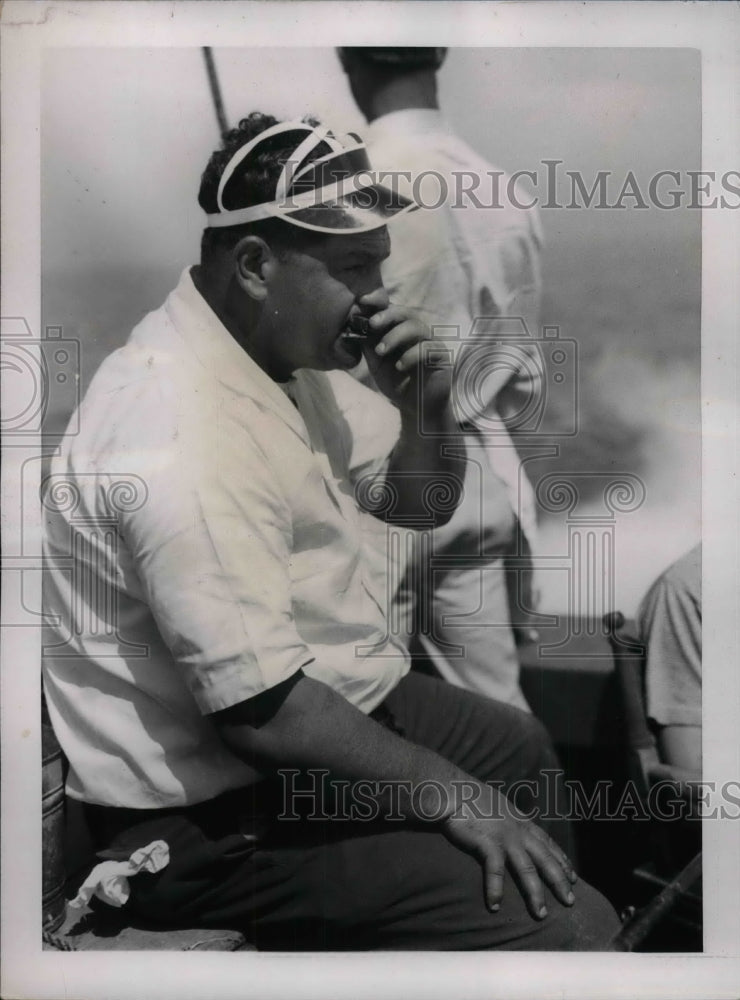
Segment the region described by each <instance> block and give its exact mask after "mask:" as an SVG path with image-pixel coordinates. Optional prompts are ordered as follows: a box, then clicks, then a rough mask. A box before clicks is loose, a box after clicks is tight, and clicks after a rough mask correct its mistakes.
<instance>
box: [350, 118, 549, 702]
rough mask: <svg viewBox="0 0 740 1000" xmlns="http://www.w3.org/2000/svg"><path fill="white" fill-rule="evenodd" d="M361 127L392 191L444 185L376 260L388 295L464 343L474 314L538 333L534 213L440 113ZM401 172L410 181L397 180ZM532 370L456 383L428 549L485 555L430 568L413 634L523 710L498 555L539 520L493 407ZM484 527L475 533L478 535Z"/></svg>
mask: <svg viewBox="0 0 740 1000" xmlns="http://www.w3.org/2000/svg"><path fill="white" fill-rule="evenodd" d="M365 134H366V141H367V144H368V148H369V150H370V155H371V159H372V162H373V165H374V167H375V169H376V170H377V171H384V170H393V171H397V172H399V173H398V174H397V183H398V188H399V190H400V192H401V193H408V190H409V187H408V185H413V184H414V183H416V184H417V189H416V191H415V194H416V195H417V198H418V200H420V201H421V202H422V203H423V204H425V205H432V204H435V203H436V202H438V201H440V200H442V197H443V195H444V193H445V191H446V193H447V198H446V200H445V203H444V204H443V205H441V206H440V207H437V208H431V207H430V208H427V209H425V210H422V211H419V212H416V213H412V214H410V215H407V216H406V217H405V218H400V219H398V220H397V222H396V224H395V225H394V230H393V253H392V255H391V257H390V258H389V260H388V261H387V262H386V263H385V264H384V266H383V279H384V283H385V284H386V287H387V288H388V291H389V294H390V297H391V300H392V301H394V302H398V303H401V304H403V305H407V306H411V307H413V308H415V309H418V310H420V312H421V314H422V317H423V319H424V320H425V322H426V323H428V324H429V325H430V326H432V327H435V326H450V327H453V328H456V329H458V330H459V342H460V343H461V344H464V343H465V341H466V339H467V338H468V336H469V334H470V331H471V328H472V327H473V321H474V320H475V319H477V318H479V317H486V318H491V317H521V318H522V319H523V320H524V322H525V324H526V327H527V329H528V330H529V333H530V334H531V335H532V336H533V337H534V336H536V333H537V321H538V316H537V310H538V303H539V294H540V269H539V249H540V244H541V235H540V229H539V223H538V219H537V215H536V213H535V212H534V211H532V210H523V209H520V208H518V207H517V206H516V205H515V204H512V203H511V202H510V201H507V198H506V190H507V178H506V177H505V175H502V172H501V171H497V170H496V169H495V168H494V167H492V166H491V164H489V163H487V162H486V161H485V160H484V159H483V158H482V157H480V156H479V155H478V154H477V153H475V151H474V150H472V149H471V148H470V147H469V146H468V145H467V144H466V143H464V142H463V141H462V140H461V139H460V138H459V137H458V136H456V135H455V133H454V132H453V131H452V129H451V128H450V126H449V125H448V124H447V122H446V121H445V119H444V117H443V116H442V114H441V113H440V112H439V111H437V110H428V109H404V110H401V111H394V112H392V113H390V114H387V115H384V116H382V117H380V118H377V119H376V120H375V121H373V122H372V123H371V124H370V126H369V127H368V128H367V130H366V133H365ZM402 171H406V172H408V174H410V179H407V178H403V177H401V176H400V172H402ZM489 172H493V173H494V175H498V176H497V179H496V177H494V179H492V178H491V175H490V173H489ZM422 176H424V180H423V181H419V180H418V179H419V178H420V177H422ZM461 176H464V177H465V178H466V179H464V180H463V181H462V182H461V180H460V178H461ZM476 177H479V178H480V179H481V183H480V185H479V186H478V188H477V190H476V191H473V193H472V195H471V194H467V195H466V194H464V193H463V189H464V188H467V189H468V190H470V189H471V187H472V184H473V183H474V179H475V178H476ZM437 178H441V181H442V183H440V180H438V179H437ZM386 183H387V181H386ZM497 191H498V196H497V195H496V192H497ZM474 198H477V199H479V201H480V202H482V203H483V204H484V205H485V204H491V203H495V202H496V201H498V202H499V205H500V207H493V208H480V207H477V206H476V202H475V201H474V200H473V199H474ZM494 199H495V200H494ZM455 203H457V207H451V206H452V205H453V204H455ZM522 203H523V204H526V201H522ZM463 206H464V207H463ZM509 353H510V352H509ZM530 372H531V368H530V370H529V372H528V370H527V368H526V366H522V369H521V371H520V372H519V374H518V375H517V376H515V377H514V378H513V379H512V380H511V381H510V382H509V384H508V385H507V386H506V388H505V389H504V390H503V392H502V393H501V394H499V391H498V390H499V389H500V388H501V383H500V382H499V383H497V384H494V380H492V379H491V380H483V381H481V382H480V383H478V384H477V386H476V389H477V390H479V392H477V393H476V395H475V397H473V396H472V395H471V394H470V393H469V392H466V386H464V385H460V384H458V385H456V386H455V391H456V393H457V396H458V403H459V412H460V413H461V416H462V417H463V418H464V419H465V421H466V422H470V423H473V424H474V425H475V426H476V428H477V430H478V433H477V434H475V435H474V436H473V435H471V436H470V437H469V439H468V459H469V461H468V465H469V472H468V480H467V482H466V496H465V499H464V501H463V503H462V504H461V506H460V508H459V509H458V511H456V513H455V515H454V516H453V518H452V519H451V520H450V522H449V523H448V524H447V525H445V526H444V527H443V528H441V529H438V530H437V531H436V532H435V533H434V540H435V541H434V544H435V551H436V552H438V553H440V554H449V555H451V556H461V557H462V556H465V555H470V554H473V555H480V556H481V560H482V561H481V564H480V566H479V567H478V568H454V567H451V568H449V569H448V570H447V571H446V572H445V573H435V576H434V579H433V581H432V582H431V586H432V590H433V600H434V604H433V609H432V619H433V621H434V627H433V634H426V635H422V636H421V643H422V646H423V648H424V650H425V652H426V653H427V654H428V655H429V656H430V657H431V658H432V659H433V661H434V663H435V665H436V666H437V668H438V669H439V671H440V672H441V673H442V675H443V676H444V677H446V679H447V680H449V681H451V682H452V683H455V684H458V685H460V686H465V687H469V688H472V689H474V690H477V691H480V692H481V693H483V694H487V695H489V696H491V697H494V698H497V699H499V700H502V701H506V702H509V703H511V704H515V705H518V706H519V707H522V708H526V707H527V706H526V702H525V700H524V697H523V695H522V693H521V690H520V688H519V665H518V658H517V653H516V648H515V643H514V638H513V634H512V631H511V627H510V621H511V613H510V609H509V599H508V595H507V580H506V577H505V573H504V567H503V563H502V556H503V554H504V553H505V552H507V551H508V552H509V553H510V554H511V553H512V547H514V548H515V541H514V538H515V534H516V527H517V522H518V524H519V525H520V526H521V529H522V532H523V534H524V538H525V543H526V545H527V546H528V547H529V549H531V548H532V547H533V546H534V535H535V530H536V518H535V506H534V497H533V494H532V489H531V486H530V484H529V481H528V480H527V477H526V475H525V474H524V470H523V468H522V465H521V462H520V459H519V456H518V454H517V452H516V449H515V448H514V446H513V444H512V442H511V438H510V437H509V434H508V432H507V430H506V426H505V423H504V421H503V419H502V413H503V411H504V409H505V407H506V406H507V404H508V405H509V406H513V409H514V412H516V409H517V394H523V396H522V398H523V399H525V400H526V399H527V398H530V394H531V393H532V392H534V391H536V390H537V386H536V385H535V384H534V383H533V380H532V377H531V374H530ZM487 386H490V391H489V393H488V395H487V394H486V391H487ZM507 397H508V399H507ZM520 405H521V403H520ZM481 526H482V528H483V538H482V539H480V538H479V539H478V541H476V537H477V536H480V534H481V531H480V529H481ZM471 546H472V548H471ZM514 554H515V553H514ZM422 572H424V571H422ZM508 582H510V581H508ZM455 647H457V650H458V651H457V653H456V652H455ZM461 647H462V648H464V656H460V655H459V650H460V648H461Z"/></svg>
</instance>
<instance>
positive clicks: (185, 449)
mask: <svg viewBox="0 0 740 1000" xmlns="http://www.w3.org/2000/svg"><path fill="white" fill-rule="evenodd" d="M368 166H369V165H368V163H367V160H366V156H365V153H364V147H363V146H362V143H361V142H360V141H359V140H357V138H356V137H345V138H343V139H342V138H339V137H336V136H334V135H332V134H331V133H330V132H329V131H328V130H327V129H324V128H316V127H314V126H313V125H312V124H304V123H300V122H289V123H283V124H279V123H277V122H276V121H275V120H274V119H272V118H269V117H266V116H263V115H259V114H253V115H251V116H250V117H249V118H247V119H245V120H244V121H243V122H242V123H241V124H240V126H239V127H238V128H237V129H235V130H234V131H232V132H231V133H230V134H229V135H228V136H227V139H226V141H225V145H224V148H223V149H221V150H219V151H217V152H216V153H214V154H213V156H212V157H211V160H210V162H209V164H208V166H207V168H206V171H205V173H204V175H203V180H202V184H201V191H200V197H199V201H200V204H201V206H202V207H203V208H204V209H205V211H206V213H207V214H208V226H207V228H206V230H205V232H204V235H203V241H202V254H201V263H200V266H198V267H194V268H192V269H190V270H186V271H185V272H184V274H183V275H182V278H181V280H180V283H179V285H178V286H177V288H176V289H175V290H174V291H173V292H172V294H171V295H170V296H169V298H168V299H167V301H166V302H165V303H164V305H163V306H162V307H161V308H160V309H158V310H157V311H155V312H153V313H151V314H150V315H148V316H147V317H146V318H145V319H144V320H143V321H142V323H141V324H140V325H139V326H138V327H137V328H136V329H135V330H134V331H133V333H132V335H131V338H130V340H129V342H128V343H127V345H126V346H125V347H124V348H123V349H122V350H119V351H117V352H116V353H115V354H113V355H112V356H111V357H110V358H109V359H108V360H107V361H106V362H105V363H104V364H103V365H102V367H101V369H100V371H99V372H98V373H97V375H96V376H95V379H94V380H93V383H92V384H91V386H90V389H89V391H88V393H87V396H86V398H85V400H84V402H83V404H82V407H81V410H80V415H79V416H80V433H79V434H78V435H77V436H76V437H70V438H69V439H67V441H66V443H65V445H64V447H63V449H62V453H61V455H60V457H59V458H57V459H56V460H55V462H54V466H53V472H52V476H51V478H50V480H49V483H48V486H47V493H46V496H45V501H44V502H45V507H46V511H47V514H46V517H47V524H46V539H47V540H46V545H47V559H48V565H47V568H48V573H47V577H48V579H47V612H48V614H49V615H50V620H54V621H55V622H56V625H55V629H54V630H55V632H56V636H55V638H54V639H53V640H52V641H51V642H50V644H49V645H48V646H47V647H46V649H45V660H44V680H45V690H46V695H47V699H48V702H49V711H50V714H51V716H52V719H53V723H54V726H55V729H56V731H57V734H58V737H59V740H60V742H61V744H62V747H63V749H64V751H65V753H66V755H67V757H68V759H69V764H70V769H69V778H68V794H69V795H71V796H73V797H74V798H76V799H78V800H82V801H83V802H84V803H85V804H86V805H85V808H86V813H87V816H88V819H89V821H90V826H91V829H92V830H93V833H94V836H95V838H96V840H97V847H98V851H99V856H100V857H102V858H111V859H121V858H128V857H129V856H130V855H131V853H132V852H133V851H134V850H136V849H137V848H141V847H146V846H147V845H149V844H151V843H152V842H154V841H164V842H165V844H166V845H167V852H168V858H169V860H168V863H167V864H166V866H165V867H163V868H162V870H160V871H158V872H157V873H141V874H139V875H136V876H135V877H133V878H132V879H131V885H130V889H131V895H130V897H129V899H128V902H127V903H126V906H127V907H128V908H129V910H130V912H132V913H133V914H135V915H137V916H138V917H144V918H145V919H147V920H148V921H154V922H156V923H158V924H160V925H169V926H177V925H179V926H182V925H186V926H187V925H189V926H216V927H217V926H227V927H239V928H242V929H244V930H245V932H246V933H247V934H248V936H249V937H250V938H251V940H252V941H254V942H255V943H256V944H257V945H258V946H259V947H262V948H283V949H286V948H287V949H304V948H314V949H339V948H428V949H431V948H439V949H453V948H454V949H471V948H512V949H515V948H518V949H586V948H592V949H593V948H600V947H604V946H605V944H606V942H607V941H608V939H609V938H610V936H611V935H612V933H613V932H614V931H615V929H616V926H617V920H616V916H615V914H614V912H613V910H612V908H611V907H610V906H609V904H608V903H607V902H606V901H605V900H604V899H603V898H602V897H601V896H599V895H598V893H596V892H595V891H594V890H592V889H591V888H590V887H589V886H587V885H584V884H582V883H581V884H578V885H574V883H575V875H574V873H573V872H572V869H571V866H570V863H569V861H568V859H567V857H566V856H565V854H564V852H563V851H562V850H561V848H560V847H559V846H558V845H557V844H556V843H555V842H554V841H553V840H552V839H551V838H550V836H548V834H547V833H546V832H545V829H544V828H543V826H546V820H547V816H545V817H544V818H543V823H542V825H537V824H535V823H534V822H532V821H530V820H529V819H527V818H526V817H525V816H524V815H523V813H524V811H525V810H526V811H529V812H531V813H532V814H534V812H533V810H535V809H536V808H538V807H540V808H542V807H543V805H542V794H541V793H542V790H543V787H544V786H543V784H542V782H541V778H542V772H543V770H545V769H547V768H552V767H553V766H555V764H556V762H555V759H554V756H553V754H552V750H551V748H550V746H549V743H548V741H547V738H546V736H545V734H544V733H543V730H542V728H541V726H540V725H539V724H538V723H537V722H536V721H535V720H533V719H532V718H530V717H528V716H527V715H525V714H524V713H521V712H519V711H518V710H516V709H513V708H511V707H509V706H504V705H499V704H497V703H495V702H492V701H488V700H485V699H482V698H480V697H478V696H476V695H473V694H471V693H469V692H465V691H461V690H458V689H454V688H452V687H449V686H447V685H445V684H444V683H442V682H438V681H435V680H432V679H430V678H424V677H417V676H411V675H409V673H408V666H409V662H408V654H407V651H406V649H405V648H404V647H403V646H402V645H401V644H400V643H399V642H398V641H396V640H394V639H393V637H392V636H391V635H390V633H389V630H388V629H387V621H386V615H385V610H384V609H385V606H386V603H385V595H384V591H385V584H384V581H383V580H382V579H379V578H377V576H376V575H374V572H373V569H372V563H371V562H366V560H365V559H364V557H363V532H362V518H363V517H367V516H371V515H370V514H367V513H365V512H363V511H362V510H361V503H360V501H363V502H365V503H370V501H371V500H373V499H374V500H375V501H377V497H378V487H381V494H382V495H383V496H386V497H390V501H389V503H388V504H386V507H387V508H388V510H387V511H386V512H385V514H384V516H386V517H400V518H404V517H405V518H407V519H408V518H411V519H412V520H413V519H415V518H416V519H418V518H420V517H426V516H427V511H426V505H425V502H424V497H425V496H426V495H428V492H427V491H428V487H429V486H430V483H431V484H433V483H435V482H439V481H440V479H441V480H442V481H445V482H448V483H453V484H454V482H455V481H456V480H457V479H459V477H460V473H461V470H460V468H459V467H458V464H457V462H458V460H456V459H449V458H445V457H443V456H442V455H441V453H440V449H439V439H437V438H435V436H434V435H427V436H425V437H423V438H421V437H419V435H418V434H417V428H418V422H419V419H420V416H421V414H420V409H422V408H423V409H424V413H423V416H424V419H425V421H426V426H427V427H432V428H436V429H437V430H438V431H439V432H440V433H441V432H443V431H447V430H448V429H449V425H448V416H447V402H448V396H449V388H450V386H449V371H448V370H447V369H446V368H444V367H442V366H440V367H435V364H434V359H433V358H427V357H426V352H425V338H426V337H427V333H426V330H425V328H424V327H423V326H422V325H421V324H420V323H419V321H418V320H416V319H415V318H414V317H413V315H412V314H411V313H410V312H409V311H407V310H405V309H401V308H397V307H394V306H393V305H390V304H389V303H388V299H387V296H386V293H385V291H384V289H383V288H382V284H381V280H380V265H381V263H382V261H383V260H384V259H385V257H386V255H387V254H388V252H389V248H390V241H389V235H388V230H387V228H386V225H385V224H386V222H387V221H388V220H389V219H390V218H391V217H392V216H393V215H394V214H397V213H398V212H400V211H401V210H408V209H409V208H412V207H413V206H412V205H408V204H401V203H400V202H399V201H398V199H396V198H395V197H394V195H393V193H392V192H390V191H387V190H385V189H382V188H380V187H377V186H372V185H371V181H372V178H371V177H369V175H368V174H367V173H366V172H365V173H362V171H363V170H364V171H366V170H367V168H368ZM342 177H343V178H344V182H346V185H345V188H344V189H343V190H340V189H339V187H338V186H337V183H336V180H337V178H342ZM363 177H364V180H363V179H362V178H363ZM347 188H349V189H354V193H352V194H348V193H347ZM361 313H364V314H365V315H366V316H370V315H371V316H372V318H371V319H370V326H371V335H370V336H369V337H368V338H367V339H366V340H364V341H363V340H361V339H357V338H356V337H350V336H347V334H348V333H352V332H353V331H352V330H350V329H349V325H350V322H351V321H352V319H353V317H355V316H357V315H358V314H361ZM360 351H364V354H365V357H366V359H367V361H368V363H369V364H370V366H371V368H372V370H373V372H374V375H375V379H376V382H377V383H378V385H379V386H380V387H381V389H382V390H383V392H384V393H385V394H386V396H387V397H388V398H389V399H391V400H392V401H393V403H394V404H395V407H396V408H397V411H392V413H393V419H392V420H389V419H388V407H387V404H386V403H385V402H384V400H383V399H382V398H381V397H379V396H378V395H377V394H375V393H373V392H371V391H370V390H366V389H363V388H362V387H359V386H358V387H355V390H354V391H355V392H356V393H357V396H356V397H354V398H356V400H357V402H356V404H355V405H354V406H345V407H344V408H343V409H340V407H339V404H338V402H337V399H338V396H337V395H335V394H334V393H333V392H332V389H331V384H330V381H329V379H328V376H327V374H326V373H327V372H329V371H333V375H332V378H334V379H350V376H349V375H347V374H346V373H344V372H343V371H341V370H342V369H349V368H351V367H353V366H354V365H355V364H356V363H357V361H358V358H359V352H360ZM398 422H400V426H401V429H400V436H399V435H398V426H397V423H398ZM384 427H386V428H387V429H386V430H384ZM376 429H377V432H376ZM376 435H377V440H376ZM384 435H386V436H387V440H389V441H393V440H395V439H396V437H398V441H397V444H396V445H395V447H394V449H393V452H392V454H391V455H390V456H389V457H387V456H385V455H382V454H381V455H378V454H376V453H375V452H377V451H378V450H381V451H382V448H381V447H380V446H381V445H382V442H383V440H385V438H384ZM383 490H385V493H383ZM376 512H377V511H376ZM440 520H441V518H440ZM517 781H520V782H522V783H524V784H520V786H519V787H518V792H517V794H516V796H515V794H514V792H515V789H514V788H513V785H514V783H515V782H517ZM504 789H506V790H507V791H508V793H509V795H510V796H511V798H512V800H513V799H514V798H515V799H516V805H517V806H518V807H519V808H518V809H517V808H515V806H514V803H513V802H512V803H510V802H509V799H508V798H506V797H505V795H504V791H503V790H504ZM544 808H546V806H545V807H544ZM553 809H554V806H553V805H552V803H551V804H550V811H551V812H552V811H553Z"/></svg>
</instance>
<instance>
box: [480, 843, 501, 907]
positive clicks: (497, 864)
mask: <svg viewBox="0 0 740 1000" xmlns="http://www.w3.org/2000/svg"><path fill="white" fill-rule="evenodd" d="M505 874H506V864H505V861H504V852H503V851H502V850H501V848H499V847H497V846H495V845H489V847H488V850H487V851H486V853H485V855H484V857H483V878H484V880H485V894H486V906H487V907H488V909H489V910H493V911H495V910H498V908H499V906H500V905H501V900H502V899H503V897H504V877H505Z"/></svg>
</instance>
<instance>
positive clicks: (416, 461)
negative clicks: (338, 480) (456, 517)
mask: <svg viewBox="0 0 740 1000" xmlns="http://www.w3.org/2000/svg"><path fill="white" fill-rule="evenodd" d="M421 420H422V418H421V416H420V415H418V414H404V415H403V416H402V420H401V434H400V437H399V439H398V443H397V444H396V447H395V448H394V449H393V454H392V455H391V460H390V464H389V466H388V471H387V473H386V482H388V483H389V484H390V485H391V486H392V488H393V490H394V492H395V495H396V498H397V500H396V503H395V505H394V507H393V510H392V512H391V514H390V516H389V520H391V521H393V520H396V519H399V518H400V519H403V520H404V521H406V523H408V521H407V519H408V518H414V519H416V518H418V519H419V522H420V526H423V527H429V526H430V525H429V520H430V517H431V518H432V519H433V524H432V525H431V526H432V527H440V526H441V525H443V524H446V523H447V521H449V519H450V518H451V517H452V514H453V512H454V510H455V508H456V507H457V504H458V503H459V500H460V496H461V491H462V483H463V478H464V475H465V441H464V437H463V434H462V433H461V432H460V429H459V427H458V426H457V423H456V422H455V420H454V417H453V415H452V411H451V409H450V408H449V407H447V408H446V409H445V410H444V411H443V412H442V413H440V414H439V415H436V414H435V415H434V417H431V418H424V426H423V428H422V427H421V426H420V425H421ZM412 526H413V525H412Z"/></svg>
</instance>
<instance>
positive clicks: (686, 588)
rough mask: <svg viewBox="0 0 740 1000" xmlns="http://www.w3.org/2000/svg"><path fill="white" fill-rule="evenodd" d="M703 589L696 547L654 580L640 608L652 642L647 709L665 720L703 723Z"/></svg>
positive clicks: (648, 640) (642, 629)
mask: <svg viewBox="0 0 740 1000" xmlns="http://www.w3.org/2000/svg"><path fill="white" fill-rule="evenodd" d="M700 591H701V568H700V557H699V555H698V550H694V551H693V552H692V553H689V555H688V556H687V557H685V558H684V559H683V560H680V561H679V562H678V563H676V564H674V565H673V566H672V567H671V568H670V569H669V570H668V571H667V572H666V573H664V574H663V575H662V576H661V577H660V578H659V579H658V580H657V581H656V582H655V583H654V584H653V586H652V587H651V588H650V590H649V591H648V593H647V595H646V597H645V599H644V601H643V602H642V604H641V606H640V608H639V610H638V613H637V621H638V625H639V628H640V634H641V637H642V640H643V642H644V643H645V645H646V646H647V656H646V670H645V693H646V700H647V711H648V715H649V716H650V718H651V719H654V720H655V722H657V723H658V724H659V725H662V726H701V648H702V646H701V593H700Z"/></svg>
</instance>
